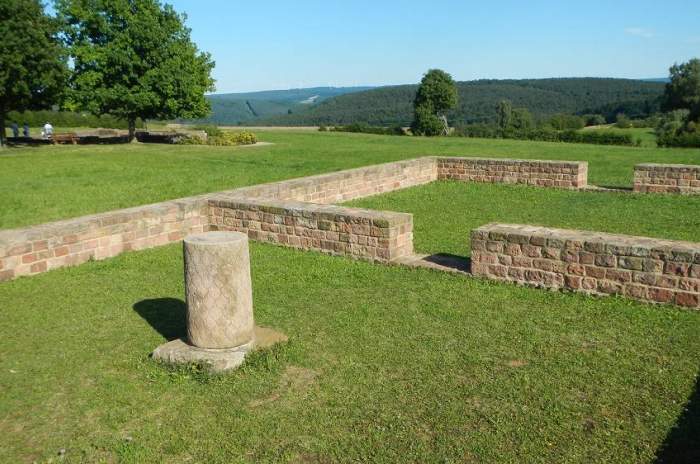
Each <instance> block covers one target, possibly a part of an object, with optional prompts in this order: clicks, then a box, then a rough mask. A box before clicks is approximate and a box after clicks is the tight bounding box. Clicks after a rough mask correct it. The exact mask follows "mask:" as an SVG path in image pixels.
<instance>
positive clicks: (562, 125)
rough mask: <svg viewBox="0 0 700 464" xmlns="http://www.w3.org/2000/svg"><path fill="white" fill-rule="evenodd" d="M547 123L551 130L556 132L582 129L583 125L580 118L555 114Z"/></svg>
mask: <svg viewBox="0 0 700 464" xmlns="http://www.w3.org/2000/svg"><path fill="white" fill-rule="evenodd" d="M548 123H549V125H550V126H551V127H552V129H556V130H566V129H583V127H584V125H585V124H584V122H583V118H582V117H581V116H576V115H573V114H556V115H554V116H552V117H551V118H550V119H549V121H548Z"/></svg>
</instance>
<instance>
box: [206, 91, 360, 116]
mask: <svg viewBox="0 0 700 464" xmlns="http://www.w3.org/2000/svg"><path fill="white" fill-rule="evenodd" d="M370 88H371V87H313V88H307V89H290V90H266V91H262V92H248V93H226V94H215V95H208V96H207V99H208V100H209V101H210V102H211V107H212V112H211V115H210V116H209V117H208V118H205V119H200V120H198V121H196V122H200V123H201V122H205V123H215V124H250V123H255V122H257V121H258V120H259V119H263V118H268V117H271V116H275V115H283V114H288V113H290V112H291V113H295V112H298V111H304V110H306V109H307V108H308V107H310V106H314V105H317V104H318V103H320V102H322V101H324V100H326V99H328V98H332V97H336V96H338V95H344V94H347V93H352V92H362V91H364V90H368V89H370Z"/></svg>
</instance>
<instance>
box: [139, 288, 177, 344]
mask: <svg viewBox="0 0 700 464" xmlns="http://www.w3.org/2000/svg"><path fill="white" fill-rule="evenodd" d="M134 311H136V313H138V315H139V316H141V317H142V318H143V319H144V320H145V321H146V322H148V323H149V324H150V326H151V327H153V328H154V329H155V330H156V331H157V332H158V333H160V334H161V335H162V336H163V337H165V339H166V340H168V341H170V340H175V339H177V338H182V337H186V336H187V305H186V304H185V302H184V301H182V300H180V299H178V298H154V299H151V300H142V301H139V302H138V303H136V304H135V305H134Z"/></svg>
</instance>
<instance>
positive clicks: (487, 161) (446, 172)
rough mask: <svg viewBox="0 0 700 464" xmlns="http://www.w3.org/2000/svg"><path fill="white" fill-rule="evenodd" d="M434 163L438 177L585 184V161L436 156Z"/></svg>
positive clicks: (545, 184) (570, 186) (543, 184)
mask: <svg viewBox="0 0 700 464" xmlns="http://www.w3.org/2000/svg"><path fill="white" fill-rule="evenodd" d="M437 163H438V167H437V171H438V179H440V180H443V179H453V180H462V181H470V182H491V183H505V184H528V185H536V186H540V187H557V188H566V189H578V188H585V187H586V186H587V184H588V163H587V162H585V161H551V160H523V159H504V158H452V157H440V158H438V160H437Z"/></svg>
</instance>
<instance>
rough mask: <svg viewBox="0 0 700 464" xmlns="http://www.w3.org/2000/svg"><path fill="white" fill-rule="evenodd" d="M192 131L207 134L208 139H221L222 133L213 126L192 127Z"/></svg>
mask: <svg viewBox="0 0 700 464" xmlns="http://www.w3.org/2000/svg"><path fill="white" fill-rule="evenodd" d="M192 130H200V131H204V132H206V133H207V136H209V137H221V136H222V135H223V133H224V131H222V130H221V129H219V127H218V126H215V125H213V124H203V125H201V126H194V127H193V128H192Z"/></svg>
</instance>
